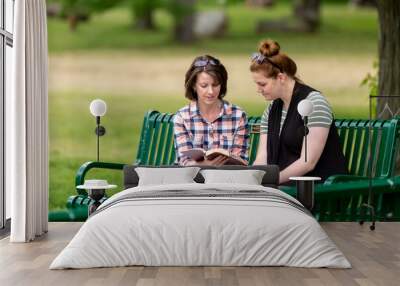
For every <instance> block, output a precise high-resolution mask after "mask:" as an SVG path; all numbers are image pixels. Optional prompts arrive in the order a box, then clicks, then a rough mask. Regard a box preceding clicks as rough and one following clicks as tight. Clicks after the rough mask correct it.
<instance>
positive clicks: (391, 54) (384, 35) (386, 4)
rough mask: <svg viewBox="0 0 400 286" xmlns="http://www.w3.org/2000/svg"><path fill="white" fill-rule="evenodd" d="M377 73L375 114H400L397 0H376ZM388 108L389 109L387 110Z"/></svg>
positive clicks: (399, 17) (399, 48)
mask: <svg viewBox="0 0 400 286" xmlns="http://www.w3.org/2000/svg"><path fill="white" fill-rule="evenodd" d="M377 2H378V14H379V28H380V33H379V73H378V95H380V96H391V97H393V98H379V99H378V104H377V115H380V116H379V117H380V118H391V117H393V116H400V97H396V96H400V36H399V35H400V4H399V0H378V1H377ZM389 108H390V110H389Z"/></svg>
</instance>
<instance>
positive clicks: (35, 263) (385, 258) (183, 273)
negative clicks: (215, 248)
mask: <svg viewBox="0 0 400 286" xmlns="http://www.w3.org/2000/svg"><path fill="white" fill-rule="evenodd" d="M321 225H322V227H323V228H324V229H325V231H326V232H327V233H328V234H329V236H330V237H331V239H332V240H333V241H334V242H335V243H336V244H337V246H338V247H339V248H340V249H341V250H342V251H343V253H344V254H345V256H346V257H347V258H348V259H349V261H350V262H351V264H352V266H353V268H352V269H348V270H343V269H305V268H290V267H120V268H101V269H86V270H48V267H49V264H50V263H51V261H52V260H53V259H54V258H55V256H56V255H57V254H58V253H59V252H60V251H61V250H62V249H63V247H65V246H66V244H67V243H68V241H69V240H70V239H71V238H72V237H73V235H74V234H75V233H76V232H77V230H78V229H79V228H80V226H81V223H50V224H49V232H48V234H46V235H44V236H43V237H41V238H39V239H37V240H35V241H34V242H32V243H12V244H10V243H9V239H8V238H4V239H2V240H0V285H2V286H6V285H7V286H8V285H13V286H16V285H57V286H61V285H68V286H78V285H79V286H80V285H136V286H139V285H140V286H153V285H167V286H178V285H227V286H231V285H246V286H247V285H249V286H250V285H255V286H261V285H346V286H347V285H385V286H390V285H400V282H399V274H400V223H395V222H390V223H378V224H377V227H376V230H375V231H370V230H369V227H368V226H369V225H368V224H366V225H363V226H360V225H358V224H357V223H322V224H321Z"/></svg>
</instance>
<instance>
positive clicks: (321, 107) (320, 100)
mask: <svg viewBox="0 0 400 286" xmlns="http://www.w3.org/2000/svg"><path fill="white" fill-rule="evenodd" d="M307 99H308V100H310V101H311V102H312V104H313V106H314V109H313V112H312V113H311V114H310V115H309V116H308V127H326V128H330V127H331V124H332V121H333V115H332V108H331V106H330V105H329V103H328V101H327V100H326V98H325V97H324V96H323V95H322V94H321V93H319V92H318V91H313V92H310V94H309V95H308V96H307ZM272 103H273V101H271V103H270V104H269V106H268V108H266V109H265V111H264V113H263V115H262V117H261V124H260V133H261V134H267V133H268V116H269V112H270V110H271V107H272ZM286 115H287V110H284V109H282V117H281V127H280V130H282V126H283V123H284V122H285V119H286Z"/></svg>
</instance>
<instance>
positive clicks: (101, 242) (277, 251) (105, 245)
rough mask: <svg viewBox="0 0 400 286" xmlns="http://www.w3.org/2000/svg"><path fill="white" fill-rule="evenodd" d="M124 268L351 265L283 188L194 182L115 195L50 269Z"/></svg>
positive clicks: (128, 191) (335, 266) (84, 227)
mask: <svg viewBox="0 0 400 286" xmlns="http://www.w3.org/2000/svg"><path fill="white" fill-rule="evenodd" d="M194 193H195V194H198V195H192V194H194ZM127 265H145V266H189V265H190V266H194V265H198V266H200V265H204V266H206V265H209V266H210V265H214V266H244V265H246V266H294V267H332V268H350V267H351V266H350V263H349V262H348V261H347V259H346V258H345V257H344V255H343V254H342V252H341V251H340V250H339V249H338V248H337V247H336V245H335V244H334V243H333V242H332V241H331V239H330V238H329V237H328V236H327V234H326V233H325V232H324V230H323V229H322V228H321V227H320V225H319V224H318V222H317V221H316V220H315V219H314V218H313V217H312V216H311V215H310V214H309V213H307V211H306V210H305V209H304V208H302V207H301V205H300V203H299V202H297V201H296V200H295V199H293V198H292V197H290V196H288V195H286V194H285V193H283V192H281V191H279V190H277V189H273V188H267V187H263V186H256V185H240V184H197V183H192V184H173V185H157V186H142V187H135V188H130V189H127V190H125V191H123V192H121V193H118V194H116V195H114V196H113V197H111V198H110V199H108V200H107V201H106V202H105V203H103V204H102V205H101V206H100V207H99V209H98V211H97V212H96V213H95V214H94V215H93V216H91V217H90V218H89V219H88V220H87V221H86V223H85V224H83V226H82V227H81V229H80V230H79V232H78V233H77V234H76V236H75V237H74V238H73V239H72V241H71V242H70V243H69V244H68V246H67V247H65V249H64V250H63V251H62V252H61V253H60V254H59V255H58V256H57V257H56V259H55V260H54V261H53V262H52V264H51V265H50V269H63V268H91V267H113V266H127Z"/></svg>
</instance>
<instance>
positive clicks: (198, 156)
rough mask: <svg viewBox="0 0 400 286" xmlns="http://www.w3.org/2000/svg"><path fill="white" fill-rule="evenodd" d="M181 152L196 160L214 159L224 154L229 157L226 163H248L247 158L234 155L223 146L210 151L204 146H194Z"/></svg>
mask: <svg viewBox="0 0 400 286" xmlns="http://www.w3.org/2000/svg"><path fill="white" fill-rule="evenodd" d="M181 154H182V155H183V156H187V157H189V158H190V159H192V160H195V161H201V160H204V159H208V160H212V159H214V158H215V157H218V156H220V155H222V156H226V157H228V158H229V160H228V161H227V162H226V163H225V165H247V161H246V160H243V159H242V158H241V157H240V156H237V155H233V154H231V153H230V152H229V151H228V150H226V149H222V148H216V149H210V150H208V151H205V150H204V149H202V148H193V149H190V150H186V151H183V152H182V153H181Z"/></svg>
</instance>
